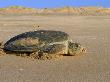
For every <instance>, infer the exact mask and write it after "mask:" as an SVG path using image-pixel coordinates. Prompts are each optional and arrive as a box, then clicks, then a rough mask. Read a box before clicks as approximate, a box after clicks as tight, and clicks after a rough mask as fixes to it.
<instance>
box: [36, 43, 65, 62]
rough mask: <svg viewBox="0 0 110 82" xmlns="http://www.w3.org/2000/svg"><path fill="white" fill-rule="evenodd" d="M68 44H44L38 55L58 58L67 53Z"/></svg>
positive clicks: (38, 56) (44, 57) (45, 57)
mask: <svg viewBox="0 0 110 82" xmlns="http://www.w3.org/2000/svg"><path fill="white" fill-rule="evenodd" d="M65 48H66V46H65V45H63V44H52V45H45V46H43V47H42V48H41V49H40V51H39V53H38V55H37V58H38V59H43V60H45V59H56V58H59V57H61V56H62V54H65Z"/></svg>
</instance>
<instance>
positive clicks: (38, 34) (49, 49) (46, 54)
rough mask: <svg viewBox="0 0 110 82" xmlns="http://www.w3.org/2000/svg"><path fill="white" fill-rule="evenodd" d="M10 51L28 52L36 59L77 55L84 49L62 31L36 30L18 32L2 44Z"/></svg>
mask: <svg viewBox="0 0 110 82" xmlns="http://www.w3.org/2000/svg"><path fill="white" fill-rule="evenodd" d="M4 49H5V50H6V51H11V52H17V53H18V52H20V53H21V52H23V53H25V52H26V53H30V56H31V55H32V56H34V57H35V58H38V59H51V58H55V57H59V56H62V55H71V56H74V55H77V54H81V53H82V52H84V51H85V48H83V46H81V45H80V44H79V43H75V42H72V40H71V39H70V37H69V35H68V34H67V33H65V32H62V31H53V30H37V31H30V32H25V33H22V34H19V35H17V36H15V37H13V38H11V39H10V40H8V41H7V42H6V43H5V44H4Z"/></svg>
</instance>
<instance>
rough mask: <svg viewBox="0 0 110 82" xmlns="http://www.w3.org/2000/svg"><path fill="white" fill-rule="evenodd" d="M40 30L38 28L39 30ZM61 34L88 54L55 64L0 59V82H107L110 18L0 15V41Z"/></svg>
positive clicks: (109, 80)
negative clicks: (42, 31)
mask: <svg viewBox="0 0 110 82" xmlns="http://www.w3.org/2000/svg"><path fill="white" fill-rule="evenodd" d="M38 26H39V27H38ZM39 29H48V30H59V31H64V32H66V33H68V34H69V35H70V37H71V38H72V40H73V41H74V42H79V43H81V44H82V45H83V46H84V47H86V49H87V53H85V54H84V55H81V56H64V57H63V58H61V59H57V60H37V59H31V58H23V57H19V56H15V55H11V54H6V55H4V56H0V82H110V16H72V15H70V16H67V15H62V16H61V15H44V16H43V15H41V16H30V15H27V16H23V15H21V16H8V15H6V16H5V15H4V16H3V15H0V41H3V43H5V42H6V41H7V40H9V39H10V38H11V37H13V36H15V35H17V34H20V33H23V32H27V31H33V30H39Z"/></svg>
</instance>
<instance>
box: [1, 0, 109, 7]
mask: <svg viewBox="0 0 110 82" xmlns="http://www.w3.org/2000/svg"><path fill="white" fill-rule="evenodd" d="M14 5H19V6H26V7H34V8H53V7H64V6H75V7H78V6H102V7H110V0H0V7H7V6H14Z"/></svg>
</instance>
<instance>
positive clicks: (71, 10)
mask: <svg viewBox="0 0 110 82" xmlns="http://www.w3.org/2000/svg"><path fill="white" fill-rule="evenodd" d="M0 14H2V15H6V14H15V15H19V14H22V15H23V14H27V15H41V14H43V15H44V14H45V15H49V14H51V15H53V14H54V15H55V14H61V15H110V8H103V7H62V8H52V9H49V8H44V9H34V8H26V7H21V6H10V7H7V8H0Z"/></svg>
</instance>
